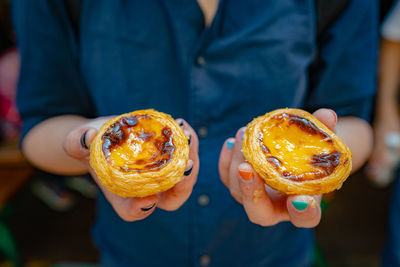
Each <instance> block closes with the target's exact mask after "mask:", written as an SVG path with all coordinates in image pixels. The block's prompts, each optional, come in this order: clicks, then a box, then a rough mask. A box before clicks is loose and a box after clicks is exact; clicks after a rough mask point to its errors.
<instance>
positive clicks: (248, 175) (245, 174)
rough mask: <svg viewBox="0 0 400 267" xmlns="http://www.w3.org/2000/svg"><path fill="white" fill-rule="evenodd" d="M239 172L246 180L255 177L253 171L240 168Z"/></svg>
mask: <svg viewBox="0 0 400 267" xmlns="http://www.w3.org/2000/svg"><path fill="white" fill-rule="evenodd" d="M238 173H239V175H240V177H242V179H243V180H245V181H250V180H252V179H253V177H254V175H253V172H252V171H246V170H240V169H239V170H238Z"/></svg>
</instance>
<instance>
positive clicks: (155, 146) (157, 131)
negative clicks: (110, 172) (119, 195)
mask: <svg viewBox="0 0 400 267" xmlns="http://www.w3.org/2000/svg"><path fill="white" fill-rule="evenodd" d="M152 120H154V119H153V118H152V117H151V116H149V115H147V114H144V115H131V116H127V117H122V118H120V119H119V120H118V121H116V122H115V123H113V124H112V125H111V126H110V127H109V128H108V129H107V130H106V131H105V133H104V134H103V136H102V139H103V144H102V150H103V153H104V155H105V157H106V159H107V161H108V162H109V163H111V164H113V165H116V167H117V168H118V169H120V170H121V171H125V172H129V171H137V172H144V171H156V170H159V169H160V168H162V167H163V166H164V165H166V164H167V163H168V162H169V161H170V160H171V159H172V156H173V153H174V151H175V146H174V143H173V134H172V130H171V129H170V128H169V127H166V126H162V125H161V123H160V122H158V121H157V120H154V121H152ZM153 128H154V129H153ZM127 141H129V142H130V144H126V142H127ZM129 145H130V146H131V147H132V148H135V149H136V150H137V151H139V152H138V153H137V154H138V157H133V156H132V154H133V153H129V152H132V151H131V150H132V149H131V150H130V147H129ZM144 145H146V146H147V148H148V150H147V151H145V149H144V147H142V146H144ZM123 146H125V148H124V147H123ZM119 149H125V150H122V152H127V153H121V152H120V151H118V155H117V156H115V155H113V154H112V153H113V152H114V153H117V152H116V151H117V150H119ZM141 149H142V150H143V151H141ZM137 151H136V152H137ZM149 151H150V152H149ZM116 159H117V160H116Z"/></svg>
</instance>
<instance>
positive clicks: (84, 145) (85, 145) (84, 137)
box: [80, 130, 89, 149]
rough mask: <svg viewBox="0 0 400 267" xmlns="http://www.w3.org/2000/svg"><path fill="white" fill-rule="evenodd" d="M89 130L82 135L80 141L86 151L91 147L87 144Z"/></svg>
mask: <svg viewBox="0 0 400 267" xmlns="http://www.w3.org/2000/svg"><path fill="white" fill-rule="evenodd" d="M88 131H89V130H86V131H85V132H84V133H83V134H82V135H81V139H80V143H81V147H83V148H84V149H89V147H88V146H87V144H86V135H87V133H88Z"/></svg>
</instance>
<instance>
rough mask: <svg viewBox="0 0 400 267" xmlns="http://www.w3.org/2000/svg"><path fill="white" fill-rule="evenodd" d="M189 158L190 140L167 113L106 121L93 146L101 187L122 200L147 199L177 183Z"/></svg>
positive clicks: (137, 113) (92, 157) (92, 163)
mask: <svg viewBox="0 0 400 267" xmlns="http://www.w3.org/2000/svg"><path fill="white" fill-rule="evenodd" d="M188 159H189V145H188V139H187V136H186V135H185V133H184V132H183V130H182V128H181V127H180V126H179V125H178V124H177V123H176V122H175V120H174V119H173V118H172V117H171V116H170V115H168V114H165V113H161V112H158V111H155V110H153V109H147V110H138V111H134V112H131V113H126V114H123V115H120V116H118V117H116V118H113V119H111V120H109V121H107V122H106V123H105V124H104V125H103V126H102V127H101V129H100V130H99V132H98V133H97V135H96V137H95V139H94V140H93V142H92V144H91V145H90V166H91V167H92V168H93V170H94V171H95V172H96V174H97V177H98V179H99V181H100V182H101V184H103V185H104V186H105V187H106V188H107V189H108V190H109V191H111V192H112V193H114V194H117V195H119V196H122V197H145V196H149V195H154V194H157V193H160V192H163V191H166V190H168V189H170V188H171V187H173V186H174V185H175V184H176V183H178V182H179V181H180V180H181V179H182V178H183V174H184V171H185V167H186V164H187V161H188Z"/></svg>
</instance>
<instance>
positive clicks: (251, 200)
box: [238, 163, 289, 226]
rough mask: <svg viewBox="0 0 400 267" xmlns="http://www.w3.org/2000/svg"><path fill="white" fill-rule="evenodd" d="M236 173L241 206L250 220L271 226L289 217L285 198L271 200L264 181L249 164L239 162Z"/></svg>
mask: <svg viewBox="0 0 400 267" xmlns="http://www.w3.org/2000/svg"><path fill="white" fill-rule="evenodd" d="M238 173H239V178H238V181H239V185H240V190H241V194H242V202H243V206H244V208H245V210H246V213H247V216H248V217H249V220H250V221H251V222H253V223H255V224H258V225H261V226H271V225H275V224H277V223H279V222H281V221H287V220H288V219H289V217H288V214H287V210H286V200H285V199H284V198H283V199H280V200H277V201H276V202H273V201H272V200H271V199H270V198H269V196H268V194H267V192H266V191H265V186H264V181H263V180H262V179H261V178H260V177H259V176H258V175H257V174H256V173H255V172H254V170H253V168H252V167H251V165H250V164H248V163H242V164H240V165H239V167H238Z"/></svg>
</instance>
